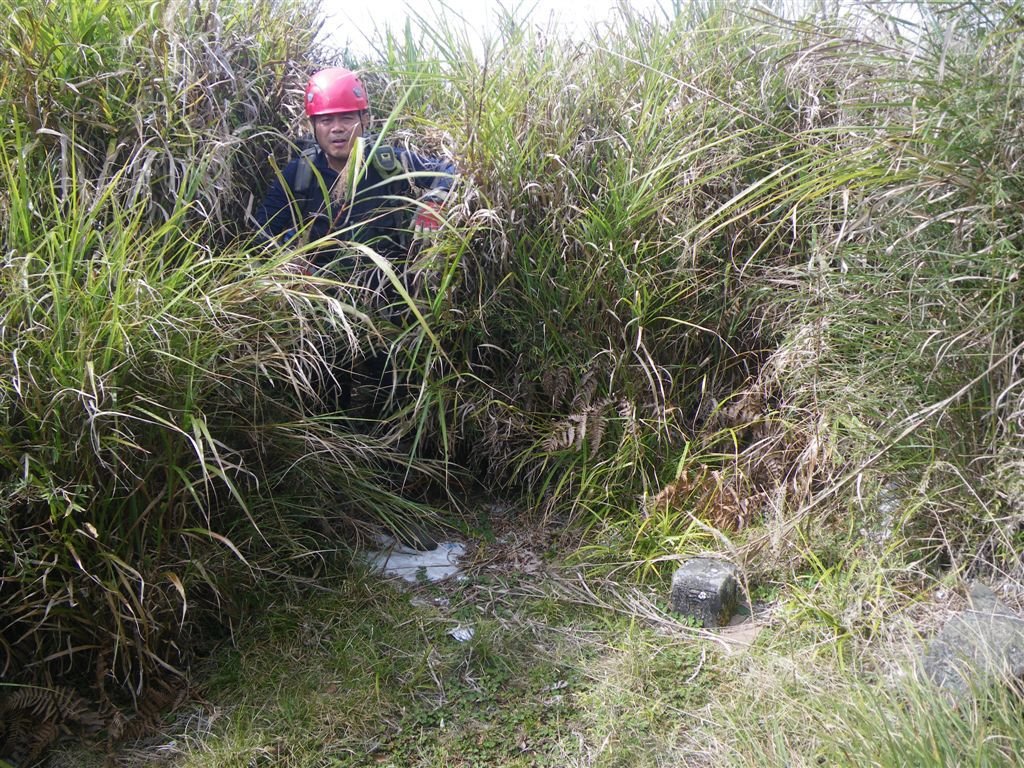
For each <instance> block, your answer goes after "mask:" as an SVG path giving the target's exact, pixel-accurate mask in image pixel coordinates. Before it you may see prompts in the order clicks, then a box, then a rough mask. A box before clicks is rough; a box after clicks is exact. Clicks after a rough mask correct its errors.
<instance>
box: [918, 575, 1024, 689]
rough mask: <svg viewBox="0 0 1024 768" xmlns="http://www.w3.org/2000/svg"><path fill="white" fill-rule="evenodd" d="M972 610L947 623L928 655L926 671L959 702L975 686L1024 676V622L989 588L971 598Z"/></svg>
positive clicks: (979, 589)
mask: <svg viewBox="0 0 1024 768" xmlns="http://www.w3.org/2000/svg"><path fill="white" fill-rule="evenodd" d="M968 600H969V604H970V605H969V607H968V608H967V609H966V610H964V611H961V612H960V613H958V614H956V615H955V616H953V617H952V618H951V619H950V620H949V621H947V622H946V624H945V626H943V627H942V629H941V630H939V632H938V634H936V635H935V637H934V638H933V639H932V642H931V643H930V644H929V646H928V648H927V650H926V651H925V654H924V659H923V666H924V673H925V675H926V676H927V677H928V679H929V680H931V681H932V682H933V683H935V684H936V685H937V686H939V687H940V688H942V689H943V690H946V691H948V692H949V693H950V694H952V695H953V696H954V697H955V698H958V699H959V698H963V697H964V696H966V695H967V694H968V693H969V692H970V690H971V687H972V685H974V686H976V685H979V684H982V683H984V682H986V681H991V680H999V679H1002V680H1011V681H1012V680H1020V679H1022V678H1024V619H1021V617H1019V616H1017V615H1016V614H1015V613H1014V612H1013V611H1011V610H1010V609H1009V608H1008V607H1007V606H1005V605H1004V604H1003V603H1002V602H1000V600H999V598H998V597H996V594H995V593H994V592H993V591H992V590H991V589H989V588H988V587H986V586H984V585H983V584H975V585H974V586H972V587H971V590H970V593H969V594H968Z"/></svg>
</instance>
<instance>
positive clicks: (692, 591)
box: [669, 557, 739, 627]
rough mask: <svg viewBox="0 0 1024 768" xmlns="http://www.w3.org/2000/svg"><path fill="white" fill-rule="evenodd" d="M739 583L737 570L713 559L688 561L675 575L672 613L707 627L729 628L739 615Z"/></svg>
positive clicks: (671, 600)
mask: <svg viewBox="0 0 1024 768" xmlns="http://www.w3.org/2000/svg"><path fill="white" fill-rule="evenodd" d="M738 595H739V581H738V579H737V570H736V566H735V565H733V564H732V563H730V562H727V561H725V560H719V559H718V558H714V557H695V558H693V559H692V560H687V561H686V562H685V563H683V564H682V565H681V566H679V568H678V569H677V570H676V572H675V573H674V574H672V592H671V595H670V597H669V603H670V605H671V608H672V610H673V611H675V612H677V613H681V614H683V615H684V616H690V617H692V618H694V619H697V620H698V621H700V622H701V623H702V624H703V625H704V626H705V627H720V626H722V625H723V624H728V623H729V619H730V618H732V615H733V613H734V612H735V611H736V604H737V602H738Z"/></svg>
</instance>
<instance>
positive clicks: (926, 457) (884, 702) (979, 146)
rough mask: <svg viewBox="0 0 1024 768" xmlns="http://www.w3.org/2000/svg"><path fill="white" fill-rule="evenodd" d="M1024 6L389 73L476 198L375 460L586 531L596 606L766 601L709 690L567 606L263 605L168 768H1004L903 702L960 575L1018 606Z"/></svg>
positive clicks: (524, 41)
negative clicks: (920, 652)
mask: <svg viewBox="0 0 1024 768" xmlns="http://www.w3.org/2000/svg"><path fill="white" fill-rule="evenodd" d="M1017 8H1018V6H1009V7H1007V8H996V9H992V10H991V11H987V10H985V9H960V10H959V11H951V12H950V13H951V14H955V13H959V15H958V16H954V15H944V11H943V9H942V8H941V7H939V6H936V8H935V9H929V8H925V9H924V10H925V13H924V17H923V18H924V20H925V23H924V26H923V27H922V30H923V33H922V36H921V37H920V38H918V39H916V40H913V41H911V40H908V39H906V38H904V37H901V36H900V35H897V34H894V33H893V32H892V31H891V29H890V27H889V26H886V25H883V24H878V23H866V24H864V25H862V26H860V27H855V28H850V27H847V26H844V25H842V24H840V23H838V22H836V21H835V20H832V19H829V18H819V19H816V20H812V21H809V22H806V23H801V24H794V25H789V24H784V23H781V22H779V21H778V20H777V19H775V18H774V17H772V16H769V15H764V14H761V13H759V12H755V11H753V10H750V9H746V8H743V7H737V8H733V7H728V6H712V7H703V6H702V7H697V8H694V9H692V10H689V11H687V14H686V15H679V16H677V17H675V18H674V19H667V18H665V19H660V20H658V21H652V20H648V19H643V18H639V17H631V18H630V19H628V20H627V23H626V24H624V25H623V27H622V28H621V29H620V31H618V32H611V33H608V34H607V35H605V36H604V37H602V38H600V39H598V40H596V41H595V43H594V44H590V43H581V44H579V45H566V44H563V43H562V42H561V41H558V40H557V39H551V38H547V37H545V36H544V35H538V34H533V33H531V32H530V30H529V29H528V28H527V27H525V26H524V25H521V24H518V23H516V22H515V20H511V19H510V20H508V21H507V24H506V25H505V27H504V31H503V32H502V35H501V36H500V38H498V39H495V40H492V41H491V42H490V43H489V44H487V45H485V54H484V56H483V57H482V58H480V57H477V56H467V55H465V54H466V53H467V51H468V48H467V44H466V42H465V41H464V40H463V39H462V38H461V37H460V35H461V34H462V33H461V32H460V31H459V30H458V29H454V28H449V27H445V26H444V25H437V24H431V25H427V26H425V27H424V30H426V31H422V30H421V31H420V32H412V33H411V34H410V36H408V37H407V38H406V39H402V40H391V41H386V42H385V43H382V49H381V58H382V62H381V66H379V67H377V70H378V72H379V73H380V74H379V75H377V77H376V80H375V82H374V86H375V88H374V92H375V94H379V95H378V99H379V102H378V103H379V104H380V107H379V112H380V113H381V114H386V113H387V112H388V111H389V109H391V108H392V107H395V108H396V110H397V111H396V115H397V116H398V117H397V120H396V125H395V126H394V128H396V129H398V131H399V132H397V133H395V135H396V136H407V137H408V138H409V140H410V141H413V142H414V143H419V144H421V145H422V146H425V147H427V148H430V149H433V150H435V151H446V150H447V149H454V152H455V154H456V155H457V156H458V158H459V161H460V163H461V164H462V167H463V168H464V169H465V170H466V177H467V189H466V190H465V192H466V194H465V195H464V196H463V197H462V198H461V201H460V204H459V206H458V207H457V208H454V209H452V211H451V213H452V217H453V223H455V224H456V225H457V226H456V227H454V228H452V230H451V236H450V237H449V238H448V239H446V240H444V241H443V242H442V243H441V244H440V245H439V246H438V247H437V248H436V249H435V250H434V251H432V252H431V253H430V254H428V255H432V256H434V257H435V259H436V261H435V262H434V264H433V266H435V267H439V269H437V270H436V272H437V274H436V277H437V278H438V282H436V283H429V281H428V285H433V286H435V289H436V288H437V287H438V286H443V290H436V292H433V291H431V290H430V289H428V291H427V293H426V295H425V297H424V300H423V303H422V305H421V307H420V309H421V311H422V312H423V313H424V315H425V317H426V318H427V321H428V322H427V325H428V326H429V328H430V332H429V333H428V332H427V331H426V329H425V327H424V326H416V325H414V326H411V327H409V328H408V329H406V331H405V332H404V333H403V335H402V336H401V337H400V338H399V339H398V343H397V344H396V346H395V347H394V354H395V356H396V358H397V359H398V360H400V361H401V362H403V363H405V364H407V365H408V366H409V367H410V368H411V369H413V370H416V371H417V372H418V375H417V376H415V377H414V378H413V381H415V382H416V385H417V387H418V397H417V398H416V400H415V401H414V403H413V405H412V406H411V407H409V408H408V409H407V410H405V411H403V412H401V413H399V414H398V416H397V417H396V419H395V421H394V423H393V425H392V426H393V428H394V434H399V433H400V434H404V435H405V436H410V437H412V438H413V440H412V441H411V444H412V451H413V452H414V455H419V456H421V457H422V456H424V455H431V456H438V455H440V456H443V457H447V458H449V459H454V460H456V461H464V462H466V463H467V464H468V465H469V466H470V467H471V468H472V469H475V470H477V471H480V472H482V473H483V474H484V475H485V476H486V477H488V478H489V480H490V481H491V482H492V483H493V485H494V486H495V487H496V488H500V489H503V490H506V491H515V492H517V493H522V494H523V495H524V497H525V498H526V499H527V500H528V503H529V504H530V505H531V506H535V507H536V508H538V509H540V510H542V511H544V512H545V513H548V514H550V515H553V516H556V519H559V520H561V519H562V516H563V515H565V516H569V517H572V518H573V519H574V520H576V521H577V522H582V523H584V524H585V527H588V528H589V530H588V535H587V536H586V543H587V548H585V549H584V550H581V551H580V553H577V557H585V558H587V559H588V563H589V565H591V566H593V567H591V568H589V569H588V570H587V573H588V574H589V578H591V579H595V578H597V577H598V575H600V574H608V573H614V574H615V576H616V578H618V579H620V580H628V578H629V576H630V574H632V575H635V576H639V577H641V579H642V578H647V579H652V578H654V581H653V582H652V583H657V581H656V577H659V576H663V575H664V574H665V572H666V571H667V569H669V568H670V567H671V566H672V564H673V563H674V562H675V559H676V558H678V557H679V556H681V555H684V554H686V553H689V552H692V551H696V550H698V549H702V548H704V547H708V546H710V547H712V548H716V549H718V550H720V551H723V552H726V553H728V554H730V555H732V556H734V557H736V558H738V559H740V560H741V561H742V562H743V563H744V565H745V566H746V570H747V573H748V574H749V576H750V579H751V585H752V586H753V587H755V589H756V590H758V592H759V594H765V595H769V594H770V595H771V596H772V597H773V598H776V599H777V600H778V601H779V605H780V608H779V611H778V612H777V613H776V614H775V616H774V618H773V620H772V622H771V626H770V629H769V630H768V631H767V632H766V633H765V634H764V635H763V636H762V637H763V639H762V641H761V644H760V646H759V648H758V649H757V650H756V651H755V652H754V653H752V654H751V655H749V656H744V657H741V658H739V659H726V658H725V657H723V656H722V654H721V653H720V652H719V651H718V649H717V646H716V645H715V644H713V643H709V644H701V643H698V642H696V641H694V640H692V639H691V637H692V633H688V632H687V630H686V628H685V627H682V626H679V625H678V624H677V623H673V622H666V621H665V620H664V619H663V618H662V617H659V615H658V614H657V612H655V611H653V610H652V609H649V608H645V609H644V610H637V603H635V602H634V603H633V604H632V607H630V604H629V603H627V602H626V601H625V600H624V599H622V597H621V594H620V598H619V599H618V601H617V600H616V599H615V598H613V597H611V596H609V595H605V594H603V593H602V597H601V598H600V600H596V599H595V597H593V596H592V595H587V594H586V593H581V592H579V591H577V588H575V587H574V589H573V590H571V591H570V592H569V594H566V592H565V589H566V587H565V586H564V583H565V582H564V581H563V582H561V583H562V585H563V586H561V587H559V583H560V582H558V581H555V582H550V583H546V584H544V585H541V586H535V585H532V584H530V581H531V580H530V579H524V580H522V581H520V580H516V581H515V583H513V584H512V585H502V584H498V585H495V584H494V583H493V582H488V581H486V580H484V581H483V582H472V583H471V584H469V585H465V586H463V587H461V588H456V590H455V592H454V593H453V594H450V595H446V597H448V599H450V600H452V601H453V602H452V607H448V608H445V609H443V610H440V611H437V610H435V609H429V608H422V609H418V610H416V611H414V612H410V610H409V608H408V607H407V598H406V597H405V596H402V595H399V594H396V593H392V592H390V591H389V590H387V589H385V588H380V587H369V586H367V584H366V583H364V582H362V581H361V580H359V579H358V578H355V577H352V578H351V579H349V580H348V581H346V582H345V583H344V584H343V585H341V586H339V587H338V589H337V590H335V591H334V593H333V595H332V596H330V597H325V598H322V599H320V600H315V601H313V602H311V603H310V602H307V601H305V600H303V601H301V603H300V604H298V605H288V604H287V602H288V601H286V600H285V601H284V602H283V603H282V602H274V600H273V598H270V597H268V598H267V600H268V604H267V607H266V608H267V614H268V615H267V616H266V617H264V618H262V619H255V620H251V621H253V623H251V624H246V625H245V627H246V632H245V636H246V638H254V639H252V640H248V639H247V640H245V641H243V642H242V643H241V647H240V649H239V650H238V651H229V650H226V651H224V656H223V657H222V664H221V668H220V670H219V671H217V672H215V673H212V674H211V677H210V679H209V682H208V687H207V695H208V696H209V698H210V699H211V701H212V702H213V703H214V705H215V707H220V708H230V715H228V716H227V717H225V718H223V719H222V720H221V724H220V725H217V724H216V723H215V724H214V733H213V735H209V736H205V735H204V736H202V737H198V736H195V737H193V738H194V741H187V740H186V746H185V748H184V752H185V756H183V757H181V758H180V760H181V762H183V763H184V764H190V765H197V766H198V765H231V764H239V765H243V764H260V761H262V762H263V763H264V764H267V765H310V764H314V765H316V764H322V765H332V764H334V765H337V764H342V765H344V764H362V763H367V762H369V761H372V762H373V763H377V762H378V758H380V760H381V761H383V762H387V761H388V760H391V761H392V762H393V764H395V765H415V764H422V765H436V764H445V763H449V764H480V765H502V764H508V765H515V764H524V765H525V764H536V763H538V762H541V763H542V762H543V761H545V760H547V761H548V762H549V763H550V764H556V765H565V764H570V765H571V764H578V765H661V764H680V763H684V764H685V763H686V762H687V761H690V762H691V763H692V764H701V762H702V761H705V760H706V761H708V762H713V763H714V764H720V763H723V762H724V763H726V764H735V765H766V764H769V765H770V764H778V765H793V764H818V763H817V761H819V760H823V761H824V762H825V763H826V764H879V765H890V764H892V765H902V764H907V763H908V762H909V763H911V764H920V765H941V764H949V763H963V762H973V763H977V764H991V765H1000V764H1007V765H1009V764H1014V763H1015V762H1017V761H1018V757H1019V756H1018V755H1016V754H1015V752H1016V751H1017V750H1019V746H1018V745H1019V742H1020V739H1019V736H1020V726H1019V721H1018V719H1017V718H1016V717H1015V715H1014V704H1013V702H1011V701H1009V700H1007V699H1006V698H1005V697H1002V696H1001V695H999V694H994V695H991V696H987V697H983V699H982V703H981V704H979V705H978V706H977V707H975V708H971V709H968V710H966V711H963V712H959V713H955V712H953V711H952V710H950V709H949V708H948V707H947V706H945V705H944V703H943V702H942V701H941V700H937V699H936V698H935V697H932V696H928V695H927V694H926V693H923V692H921V691H919V690H918V689H916V688H915V686H914V685H913V684H912V683H909V682H906V681H904V680H902V679H901V678H900V677H899V676H896V675H893V674H891V672H892V669H893V666H894V665H896V664H898V662H900V661H902V660H905V659H906V657H907V654H908V650H907V649H908V648H911V647H912V642H911V640H912V638H913V630H912V629H910V628H909V627H908V626H906V625H904V624H903V622H902V617H903V616H904V615H906V616H907V618H908V619H913V620H915V621H917V622H918V623H920V621H921V618H920V617H919V616H916V615H915V614H914V613H913V612H912V611H908V606H912V605H913V603H914V601H915V600H917V599H918V596H921V595H927V594H929V590H930V589H931V588H932V587H933V586H934V584H935V582H936V580H937V579H938V578H943V576H942V574H946V576H945V577H944V578H946V579H948V580H949V581H950V583H951V584H955V583H956V581H957V579H958V578H960V577H961V576H962V575H965V574H972V573H977V572H979V571H983V570H984V569H990V568H991V567H992V566H995V567H996V568H997V569H1002V573H1003V574H1004V575H1008V576H1009V577H1010V579H1011V580H1013V579H1017V580H1019V579H1020V578H1021V566H1020V561H1019V558H1018V556H1017V552H1018V551H1019V543H1020V542H1019V538H1020V531H1019V523H1018V521H1019V514H1020V504H1021V501H1020V500H1021V495H1020V486H1021V483H1020V456H1019V450H1018V449H1017V448H1016V444H1017V440H1016V438H1017V435H1018V433H1019V423H1018V422H1019V414H1020V411H1021V407H1020V403H1021V378H1020V375H1019V366H1018V363H1017V360H1018V357H1019V353H1020V349H1021V343H1022V342H1021V338H1020V335H1021V327H1022V326H1021V315H1020V309H1019V306H1018V304H1017V298H1016V291H1015V290H1014V289H1015V284H1016V282H1017V280H1018V278H1019V276H1018V275H1017V272H1016V270H1017V266H1016V265H1017V264H1018V263H1019V262H1020V258H1019V257H1020V249H1021V247H1022V243H1021V241H1020V237H1021V236H1020V229H1019V226H1018V224H1019V215H1020V203H1019V201H1020V200H1021V199H1022V197H1024V194H1022V192H1024V185H1022V184H1021V175H1020V167H1021V166H1020V163H1019V153H1020V151H1021V150H1020V148H1021V146H1024V142H1022V141H1021V140H1020V139H1021V137H1020V135H1019V134H1020V130H1021V125H1022V121H1021V120H1020V111H1019V110H1020V106H1021V101H1020V90H1019V88H1020V86H1019V72H1020V45H1021V43H1020V42H1019V40H1020V39H1021V36H1020V35H1019V34H1016V33H1017V32H1019V13H1017V12H1016V11H1015V9H1017ZM417 35H420V37H418V36H417ZM912 43H914V44H918V45H919V48H917V49H916V50H913V49H912ZM406 129H409V130H411V133H401V131H402V130H406ZM25 250H28V249H27V248H26V249H25ZM301 295H302V293H301V291H300V292H299V296H300V297H301ZM434 338H436V339H440V341H441V343H440V344H434V343H432V340H433V339H434ZM298 444H299V445H300V446H301V445H302V444H303V443H302V441H301V440H300V441H299V442H298ZM404 444H405V445H408V444H409V442H408V441H405V443H404ZM359 450H360V446H357V445H350V446H343V447H340V448H339V449H338V451H337V452H336V453H335V454H334V455H335V456H346V455H349V453H350V452H356V451H359ZM386 460H387V459H386V457H385V461H386ZM370 479H372V478H368V482H367V483H366V484H365V485H364V486H361V487H360V488H357V489H355V490H354V491H353V493H352V496H357V495H358V494H360V493H368V492H370V490H371V487H372V482H369V480H370ZM637 499H640V501H639V502H638V501H636V500H637ZM382 506H386V505H382ZM737 529H739V530H737ZM83 530H87V529H85V528H83ZM575 530H579V529H578V528H577V529H575ZM623 564H625V567H623ZM487 578H493V577H487ZM572 583H573V584H576V582H575V581H573V582H572ZM592 583H593V582H592ZM324 586H329V585H327V584H324ZM547 590H553V594H551V595H547V594H546V591H547ZM560 590H561V591H560ZM622 590H623V592H622V594H626V595H629V594H631V591H630V590H631V588H630V589H626V588H624V587H623V588H622ZM170 594H171V597H173V593H170ZM281 599H282V600H283V598H281ZM580 602H583V603H585V604H586V603H589V604H590V605H589V607H585V608H580V607H579V603H580ZM595 602H597V605H594V603H595ZM640 605H645V606H646V605H648V604H647V603H641V604H640ZM616 606H618V607H620V608H622V613H623V614H624V615H625V617H623V616H622V615H620V614H619V613H618V612H616V611H614V610H613V609H614V608H615V607H616ZM468 616H474V617H477V616H482V617H483V618H482V619H480V620H479V621H478V622H476V623H477V624H478V626H479V633H478V636H477V637H476V638H475V639H474V641H473V642H472V643H470V644H467V645H466V646H460V645H457V644H455V643H454V642H453V641H452V640H451V639H450V638H448V636H447V635H446V634H445V633H444V630H445V629H447V628H448V627H449V626H450V625H451V623H452V622H453V621H456V620H464V619H467V618H468ZM659 629H660V630H662V632H666V631H667V634H663V633H660V632H659V631H656V630H659ZM886 659H889V660H890V661H885V660H886ZM524 669H526V670H528V673H526V674H522V672H521V670H524ZM681 681H682V682H681ZM563 683H564V685H563ZM563 691H564V692H563ZM837 701H840V702H843V703H844V706H841V707H837V706H836V705H835V703H836V702H837ZM214 711H218V710H216V709H215V710H214ZM757 713H764V714H763V716H761V717H757V716H756V715H757ZM442 723H443V725H442ZM921 723H934V724H936V727H934V728H923V727H921ZM811 726H813V727H811ZM366 754H372V757H371V758H366V757H365V755H366Z"/></svg>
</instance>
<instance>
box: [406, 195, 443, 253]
mask: <svg viewBox="0 0 1024 768" xmlns="http://www.w3.org/2000/svg"><path fill="white" fill-rule="evenodd" d="M442 202H443V201H441V200H439V199H438V198H437V197H432V196H426V197H423V198H422V199H420V201H419V202H418V203H417V204H416V205H417V207H416V215H415V216H413V218H412V239H413V241H414V242H416V241H429V240H432V239H433V238H434V236H435V235H436V234H437V232H438V230H440V229H441V225H442V224H443V223H444V220H443V219H442V218H441V204H442Z"/></svg>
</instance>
